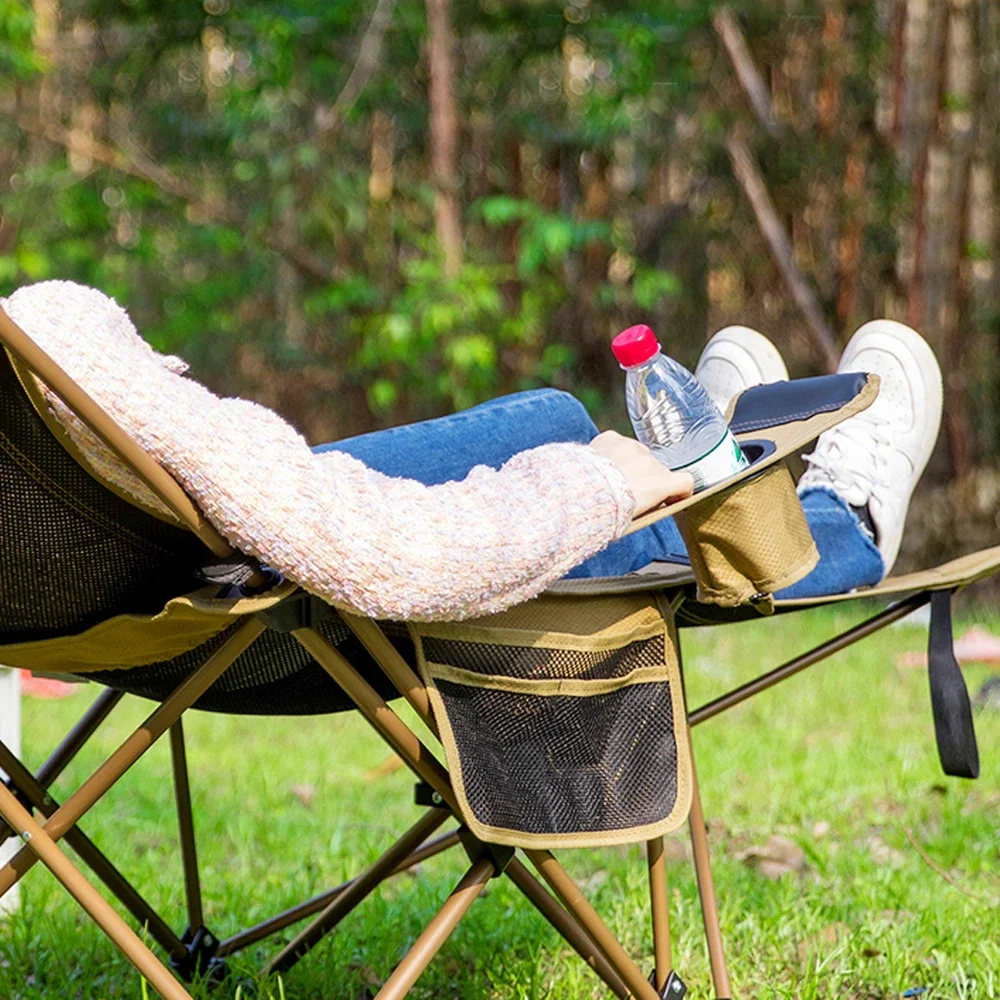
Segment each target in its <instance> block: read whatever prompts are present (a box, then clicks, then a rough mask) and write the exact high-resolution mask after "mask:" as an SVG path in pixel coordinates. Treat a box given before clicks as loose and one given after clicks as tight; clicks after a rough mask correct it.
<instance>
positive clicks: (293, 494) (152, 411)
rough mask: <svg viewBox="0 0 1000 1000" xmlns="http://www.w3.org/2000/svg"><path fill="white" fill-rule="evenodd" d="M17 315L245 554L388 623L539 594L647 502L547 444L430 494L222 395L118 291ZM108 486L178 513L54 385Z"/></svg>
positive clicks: (62, 290) (595, 464)
mask: <svg viewBox="0 0 1000 1000" xmlns="http://www.w3.org/2000/svg"><path fill="white" fill-rule="evenodd" d="M0 304H2V306H3V308H4V309H5V311H6V312H7V313H8V315H9V316H10V317H11V318H12V319H13V320H14V322H16V323H17V324H18V325H19V326H20V327H21V328H22V329H23V330H24V331H25V332H26V333H27V334H28V335H29V336H30V337H31V338H32V339H33V340H34V341H35V343H36V344H37V345H38V346H39V347H41V348H42V349H43V350H44V351H46V352H47V353H48V354H49V355H50V356H51V357H52V358H53V359H54V360H55V361H56V362H57V363H58V364H59V365H60V366H61V367H62V368H63V369H64V370H65V371H66V372H67V373H68V374H69V375H70V376H71V377H72V378H73V379H74V380H75V381H76V382H77V383H79V384H80V385H81V386H82V387H83V388H84V389H85V390H86V391H87V392H88V393H89V394H90V395H91V396H92V397H93V398H94V399H95V400H96V401H97V402H98V403H99V404H100V406H101V407H102V408H103V409H104V410H105V411H106V412H107V413H108V414H109V415H110V416H111V417H112V418H113V419H114V420H115V421H116V422H117V423H118V424H119V425H120V426H121V427H122V428H123V429H124V430H125V431H127V432H128V433H129V434H130V435H131V436H132V437H133V438H134V439H135V440H136V441H137V442H138V443H139V444H140V445H141V446H142V447H143V448H144V449H146V451H147V452H149V453H150V454H151V455H152V456H153V457H154V458H155V459H156V460H157V461H159V462H160V464H161V465H162V466H163V467H164V468H165V469H167V471H169V472H170V473H171V474H172V475H173V476H174V478H175V479H176V480H177V481H178V482H179V483H180V484H181V485H182V486H183V487H184V489H185V490H186V491H187V492H188V494H189V495H190V496H191V498H192V499H193V500H194V501H195V503H197V505H198V506H199V508H200V509H201V510H202V511H203V513H204V514H205V516H206V517H207V519H208V520H209V521H210V522H211V523H212V524H213V525H214V526H215V527H216V529H217V530H218V531H219V532H220V533H221V534H222V535H223V536H224V537H225V538H226V539H228V540H229V541H230V542H231V543H232V544H233V545H234V546H235V547H236V548H237V549H239V550H240V551H242V552H245V553H247V554H249V555H252V556H255V557H256V558H258V559H259V560H260V561H261V562H263V563H265V564H267V565H268V566H271V567H272V568H273V569H276V570H277V571H278V572H280V573H281V574H282V575H284V576H285V577H287V578H289V579H292V580H294V581H296V582H297V583H299V584H300V585H301V586H303V587H304V588H305V589H307V590H309V591H310V592H312V593H314V594H316V595H317V596H319V597H321V598H323V599H324V600H326V601H328V602H329V603H331V604H333V605H335V606H337V607H342V608H345V609H348V610H353V611H357V612H360V613H362V614H365V615H371V616H375V617H379V618H395V619H413V620H425V621H432V620H457V619H461V618H470V617H475V616H478V615H483V614H488V613H492V612H496V611H500V610H502V609H504V608H506V607H509V606H511V605H514V604H517V603H519V602H521V601H525V600H527V599H529V598H531V597H534V596H535V595H537V594H538V593H540V592H541V591H542V590H544V589H545V587H547V586H548V585H549V584H550V583H552V582H553V581H555V580H557V579H558V578H559V577H561V576H563V575H564V574H565V573H566V572H567V571H568V570H570V569H571V568H572V567H573V566H575V565H577V564H578V563H580V562H582V561H583V560H584V559H586V558H588V557H589V556H591V555H593V554H594V553H595V552H598V551H599V550H600V549H602V548H604V547H605V546H606V545H607V544H608V543H609V542H611V541H613V540H614V539H616V538H618V537H620V536H621V535H622V534H623V533H624V532H625V530H626V528H627V527H628V525H629V523H630V521H631V518H632V515H633V512H634V507H635V501H634V499H633V497H632V494H631V492H630V490H629V487H628V484H627V482H626V480H625V477H624V476H623V475H622V473H621V471H620V470H619V469H618V467H617V466H616V465H615V464H614V463H612V462H610V461H609V460H607V459H605V458H603V457H601V456H599V455H598V454H597V453H596V452H594V451H593V449H591V448H589V447H587V446H586V445H580V444H548V445H544V446H542V447H540V448H533V449H531V450H530V451H525V452H522V453H521V454H519V455H515V456H514V457H513V458H512V459H510V461H508V462H507V463H506V464H505V465H504V466H503V467H502V468H501V469H499V470H495V469H491V468H488V467H486V466H477V467H476V468H474V469H473V470H472V471H471V472H470V473H469V475H468V476H467V477H466V478H465V479H464V480H462V481H461V482H450V483H444V484H441V485H438V486H424V485H422V484H421V483H418V482H415V481H413V480H409V479H399V478H393V477H391V476H386V475H383V474H381V473H379V472H375V471H373V470H372V469H369V468H368V467H367V466H365V465H364V464H363V463H362V462H360V461H358V460H357V459H355V458H353V457H352V456H350V455H347V454H344V453H343V452H338V451H328V452H323V453H320V454H315V453H314V452H312V450H311V449H310V448H309V446H308V444H307V443H306V441H305V439H304V438H303V437H302V436H301V435H300V434H299V433H298V432H297V431H296V430H295V429H294V428H293V427H291V426H290V425H289V424H288V423H286V422H285V421H284V420H283V419H282V418H281V417H279V416H278V415H277V414H276V413H274V412H272V411H271V410H268V409H266V408H265V407H262V406H259V405H258V404H256V403H252V402H250V401H248V400H244V399H235V398H234V399H223V398H219V397H218V396H216V395H214V394H213V393H212V392H210V391H209V390H208V389H206V388H205V387H204V386H202V385H200V384H199V383H198V382H196V381H195V380H193V379H191V378H188V377H186V376H185V375H184V374H183V372H184V371H185V370H186V365H185V364H184V363H183V362H182V361H180V359H178V358H170V357H164V356H162V355H160V354H157V353H156V352H155V351H154V350H153V349H152V348H151V347H150V346H149V345H148V344H147V343H146V342H145V341H144V340H143V339H142V337H141V336H140V335H139V334H138V333H137V332H136V329H135V327H134V326H133V324H132V322H131V320H130V319H129V317H128V314H127V313H126V312H125V311H124V310H123V309H122V308H121V307H120V306H118V305H117V303H115V302H114V301H113V300H112V299H110V298H108V297H107V296H106V295H104V294H102V293H101V292H99V291H96V290H95V289H92V288H86V287H83V286H81V285H77V284H73V283H71V282H65V281H47V282H42V283H40V284H36V285H30V286H28V287H26V288H22V289H20V290H18V291H17V292H15V293H14V294H13V295H12V296H11V297H10V298H9V299H6V300H0ZM43 391H44V392H45V395H46V398H47V400H48V402H49V405H50V406H51V407H52V410H53V412H54V413H55V415H56V417H57V418H58V419H59V421H60V422H61V423H62V424H63V426H64V427H65V428H66V430H67V432H68V433H69V435H70V437H71V438H72V439H73V440H74V443H75V444H76V445H77V447H78V449H79V450H80V451H81V452H82V453H83V454H84V455H85V456H86V457H87V461H88V462H89V463H90V465H91V466H92V470H93V471H94V472H95V474H96V475H98V476H99V477H100V478H103V479H106V480H110V481H111V482H113V483H114V484H115V485H116V486H118V487H119V488H120V489H122V490H124V491H125V492H127V493H129V494H130V495H131V496H133V497H134V498H136V499H137V500H138V501H140V502H141V503H143V504H144V505H145V506H147V507H149V506H153V507H158V508H160V511H159V512H160V513H161V515H162V516H165V517H166V516H169V515H168V513H167V512H166V511H165V510H164V509H163V508H162V505H160V504H158V503H157V501H156V500H155V498H154V497H152V496H149V495H148V491H146V489H145V487H143V485H142V484H141V483H140V482H138V481H137V479H136V477H135V476H134V475H133V474H132V473H130V472H129V470H128V469H127V468H125V467H124V466H123V465H122V464H121V463H120V462H119V461H118V459H117V458H116V457H115V456H114V455H113V454H112V453H111V452H110V451H109V450H108V449H106V448H105V447H104V446H103V445H102V444H101V443H100V442H99V441H98V440H97V439H96V437H95V436H94V435H93V434H92V433H91V432H90V431H89V430H88V429H87V428H86V427H85V426H84V425H83V424H82V423H81V422H80V421H79V420H78V419H77V418H76V417H75V416H74V415H73V414H72V413H71V412H70V411H69V410H68V409H67V408H66V407H65V406H64V405H63V404H62V403H61V402H60V401H59V400H58V399H56V398H55V397H54V396H53V394H52V393H51V392H49V391H48V390H47V388H46V387H44V386H43Z"/></svg>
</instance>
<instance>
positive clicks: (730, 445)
mask: <svg viewBox="0 0 1000 1000" xmlns="http://www.w3.org/2000/svg"><path fill="white" fill-rule="evenodd" d="M749 464H750V463H749V462H748V461H747V459H746V456H745V455H744V454H743V449H742V448H741V447H740V446H739V443H738V442H737V440H736V438H734V437H733V434H732V431H728V430H727V431H726V433H725V434H724V435H723V436H722V438H720V439H719V443H718V444H717V445H716V446H715V447H714V448H713V449H712V450H711V451H709V452H707V453H706V454H704V455H702V456H701V458H696V459H695V460H694V461H693V462H688V464H687V465H679V466H677V468H676V469H675V470H674V471H675V472H690V473H691V476H692V477H693V479H694V491H695V493H700V492H701V491H702V490H704V489H707V488H708V487H709V486H714V485H715V484H716V483H720V482H722V480H723V479H728V478H729V477H730V476H735V475H736V473H737V472H740V471H742V470H743V469H745V468H746V467H747V466H748V465H749Z"/></svg>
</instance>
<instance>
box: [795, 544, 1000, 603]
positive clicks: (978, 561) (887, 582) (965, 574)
mask: <svg viewBox="0 0 1000 1000" xmlns="http://www.w3.org/2000/svg"><path fill="white" fill-rule="evenodd" d="M997 570H1000V545H998V546H994V547H993V548H989V549H979V550H978V551H977V552H970V553H968V554H967V555H964V556H959V557H958V558H957V559H952V560H951V561H949V562H946V563H942V564H941V565H940V566H934V567H932V568H931V569H923V570H917V571H916V572H914V573H903V574H901V575H900V576H889V577H886V578H885V579H884V580H883V581H882V582H881V583H877V584H875V586H874V587H863V588H860V589H858V590H852V591H851V592H850V593H847V594H830V595H828V596H826V597H813V598H808V597H799V598H795V599H793V600H785V601H776V602H775V606H776V607H778V608H808V607H814V606H816V605H820V604H833V603H842V602H844V601H855V600H858V599H859V598H862V597H881V596H883V595H886V596H888V595H890V594H904V593H908V592H912V591H918V590H947V589H949V588H951V587H955V588H961V587H968V586H969V585H970V584H973V583H975V582H976V581H977V580H982V579H983V578H984V577H987V576H991V575H992V574H993V573H996V572H997Z"/></svg>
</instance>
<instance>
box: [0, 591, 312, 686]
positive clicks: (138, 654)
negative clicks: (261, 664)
mask: <svg viewBox="0 0 1000 1000" xmlns="http://www.w3.org/2000/svg"><path fill="white" fill-rule="evenodd" d="M296 589H297V586H296V584H294V583H292V582H291V581H286V582H284V583H282V584H279V585H278V586H277V587H274V588H273V589H272V590H269V591H268V592H267V593H266V594H261V595H260V596H257V597H239V598H235V599H233V600H219V599H217V598H214V597H212V596H211V595H212V594H213V593H214V592H215V590H216V588H215V587H206V588H204V589H202V590H199V591H195V592H194V593H192V594H188V595H187V596H185V597H175V598H174V599H173V600H171V601H168V602H167V604H166V605H165V606H164V608H163V610H162V611H160V612H158V613H157V614H155V615H119V616H118V617H116V618H109V619H108V620H107V621H103V622H100V623H99V624H97V625H95V626H93V628H89V629H87V630H86V631H85V632H80V633H78V634H77V635H66V636H59V637H57V638H54V639H42V640H40V641H38V642H22V643H16V644H12V645H9V646H0V661H2V662H3V663H4V664H6V665H7V666H11V667H20V668H22V669H24V670H32V671H47V672H56V673H63V674H65V673H74V674H86V673H91V672H92V671H95V670H128V669H129V668H131V667H142V666H146V665H147V664H150V663H160V662H161V661H164V660H171V659H173V658H174V657H175V656H180V655H182V654H183V653H187V652H190V651H191V650H192V649H197V648H198V647H199V646H201V645H202V644H203V643H206V642H208V640H209V639H211V638H212V637H213V636H216V635H218V634H219V633H220V632H222V631H224V630H225V629H227V628H229V627H230V626H231V625H233V624H234V622H236V621H237V620H239V619H240V618H243V617H246V616H247V615H252V614H256V613H257V612H258V611H263V610H264V609H266V608H270V607H273V606H274V605H275V604H278V603H279V602H280V601H282V600H284V599H285V598H286V597H287V596H288V595H289V594H291V593H293V592H294V591H295V590H296Z"/></svg>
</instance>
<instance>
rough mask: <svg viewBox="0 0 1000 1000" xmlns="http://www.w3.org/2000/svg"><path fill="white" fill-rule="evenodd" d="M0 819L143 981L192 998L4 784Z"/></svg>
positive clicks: (167, 994)
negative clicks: (144, 979)
mask: <svg viewBox="0 0 1000 1000" xmlns="http://www.w3.org/2000/svg"><path fill="white" fill-rule="evenodd" d="M0 816H2V817H3V819H4V820H5V821H6V822H7V823H8V824H9V825H10V826H11V828H12V829H14V830H15V831H17V833H18V835H19V836H20V837H21V839H22V840H23V841H24V842H25V843H26V844H27V845H28V846H27V847H26V848H25V849H26V850H30V851H31V852H32V853H33V854H35V855H36V856H37V857H38V858H39V860H41V861H42V862H43V863H44V864H45V866H46V867H47V868H48V869H49V870H50V871H51V872H52V874H53V875H55V877H56V878H57V879H58V880H59V881H60V882H61V883H62V884H63V886H64V887H65V888H66V891H67V892H69V893H70V895H71V896H72V897H73V898H74V899H75V900H76V901H77V902H78V903H79V904H80V906H81V907H83V909H84V911H85V912H86V913H87V914H88V915H89V916H90V917H91V919H92V920H93V921H94V922H95V923H96V924H97V925H98V927H100V928H101V930H102V931H104V933H105V934H107V936H108V937H109V938H110V939H111V940H112V941H113V942H114V943H115V945H117V946H118V948H120V949H121V951H122V952H123V953H124V955H125V957H126V958H127V959H128V960H129V961H130V962H131V963H132V964H133V965H134V966H135V967H136V969H137V970H138V971H139V973H140V974H141V975H142V976H144V977H145V978H146V980H147V981H148V982H149V983H150V985H151V986H152V987H153V989H155V990H156V992H157V993H159V994H160V996H161V997H163V1000H191V995H190V994H189V993H188V992H187V990H185V989H184V987H183V986H181V984H180V983H178V982H177V980H176V979H174V977H173V976H172V975H171V974H170V973H169V972H168V971H167V970H166V968H164V966H163V965H162V964H161V963H160V962H159V961H158V960H157V958H156V956H155V955H154V954H153V953H152V952H151V951H150V950H149V948H147V947H146V945H145V944H143V943H142V941H141V940H140V939H139V936H138V935H137V934H136V933H135V931H133V930H132V929H131V928H130V927H129V926H128V924H126V923H125V921H124V920H123V919H122V918H121V917H120V916H119V915H118V914H117V913H116V912H115V911H114V910H113V909H112V908H111V905H110V904H109V903H108V902H107V901H106V900H105V899H104V898H103V897H102V896H101V895H100V893H98V891H97V890H96V889H95V888H94V887H93V886H92V885H91V884H90V883H89V882H88V881H87V880H86V879H85V878H84V877H83V875H81V874H80V872H79V870H78V869H77V868H76V867H75V866H74V865H73V863H72V862H71V861H70V860H69V858H67V857H66V855H65V854H63V852H62V851H61V850H59V848H58V847H57V846H56V844H55V841H54V840H52V838H51V837H49V836H48V834H46V832H45V830H44V828H43V827H41V826H40V825H39V824H38V823H36V822H35V821H34V820H33V819H32V818H31V814H30V813H29V812H28V810H27V809H25V808H24V806H22V805H21V803H20V802H18V801H17V797H16V796H15V795H14V794H13V792H11V791H10V789H9V788H7V787H6V785H2V784H0Z"/></svg>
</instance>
